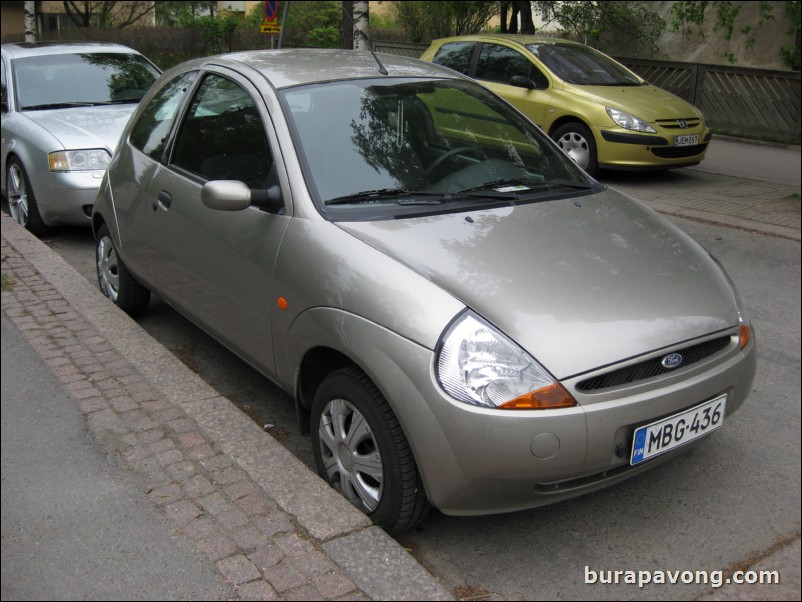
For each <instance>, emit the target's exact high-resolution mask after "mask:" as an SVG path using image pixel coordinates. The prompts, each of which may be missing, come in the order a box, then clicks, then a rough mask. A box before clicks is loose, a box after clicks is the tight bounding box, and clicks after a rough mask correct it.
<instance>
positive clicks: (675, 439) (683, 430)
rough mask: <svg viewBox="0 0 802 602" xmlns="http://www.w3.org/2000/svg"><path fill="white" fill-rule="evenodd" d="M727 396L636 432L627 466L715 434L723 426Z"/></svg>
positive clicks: (648, 425) (643, 427)
mask: <svg viewBox="0 0 802 602" xmlns="http://www.w3.org/2000/svg"><path fill="white" fill-rule="evenodd" d="M726 407H727V395H726V394H724V395H721V396H720V397H716V398H715V399H712V400H710V401H707V402H705V403H703V404H701V405H698V406H696V407H695V408H691V409H690V410H687V411H685V412H681V413H679V414H674V415H673V416H669V417H668V418H663V419H662V420H658V421H657V422H653V423H651V424H647V425H645V426H642V427H640V428H638V429H637V430H636V431H635V438H634V440H633V441H632V455H631V456H630V459H629V463H630V464H631V465H635V464H639V463H641V462H643V461H645V460H648V459H649V458H653V457H655V456H659V455H660V454H664V453H666V452H668V451H671V450H672V449H674V448H677V447H679V446H680V445H685V444H686V443H690V442H691V441H693V440H694V439H698V438H699V437H701V436H703V435H706V434H707V433H709V432H711V431H714V430H716V429H717V428H719V427H720V426H721V425H722V424H723V423H724V411H725V409H726Z"/></svg>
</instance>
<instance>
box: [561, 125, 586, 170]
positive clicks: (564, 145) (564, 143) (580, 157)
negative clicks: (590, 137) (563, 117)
mask: <svg viewBox="0 0 802 602" xmlns="http://www.w3.org/2000/svg"><path fill="white" fill-rule="evenodd" d="M557 144H559V145H560V148H561V149H563V150H564V151H565V152H566V153H567V154H568V156H569V157H571V158H572V159H573V160H574V163H576V164H577V165H579V167H581V168H582V169H587V167H588V164H589V163H590V147H589V145H588V141H587V140H585V138H584V137H583V136H582V135H581V134H580V133H579V132H566V133H565V134H563V135H562V136H560V137H559V138H558V139H557Z"/></svg>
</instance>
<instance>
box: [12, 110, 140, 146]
mask: <svg viewBox="0 0 802 602" xmlns="http://www.w3.org/2000/svg"><path fill="white" fill-rule="evenodd" d="M136 106H137V105H136V104H125V105H114V106H108V107H104V106H99V107H77V108H74V109H52V110H49V111H26V112H25V116H26V117H28V118H29V119H30V120H31V121H33V122H35V123H36V124H38V125H40V126H41V127H43V128H44V129H45V130H47V131H48V132H50V134H52V135H53V136H54V137H55V138H56V139H57V140H58V141H59V142H60V143H61V144H62V145H63V147H64V148H65V149H83V148H105V149H106V150H107V151H109V153H112V154H113V153H114V149H115V148H116V147H117V141H118V140H119V139H120V135H121V134H122V132H123V129H125V125H126V124H127V123H128V119H129V117H131V113H133V112H134V109H136Z"/></svg>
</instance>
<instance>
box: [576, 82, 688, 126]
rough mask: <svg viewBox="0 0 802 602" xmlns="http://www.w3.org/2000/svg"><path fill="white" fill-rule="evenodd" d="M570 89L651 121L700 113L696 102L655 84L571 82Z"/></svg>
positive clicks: (686, 116) (605, 104) (602, 103)
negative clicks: (573, 84) (584, 84)
mask: <svg viewBox="0 0 802 602" xmlns="http://www.w3.org/2000/svg"><path fill="white" fill-rule="evenodd" d="M570 90H571V91H572V92H576V93H577V94H580V95H582V96H584V97H585V98H590V99H592V100H594V101H596V102H598V103H599V104H601V105H604V106H609V107H612V108H614V109H619V110H621V111H626V112H627V113H631V114H633V115H635V117H638V118H639V119H642V120H644V121H646V122H649V123H653V122H655V121H657V120H658V119H688V118H690V117H698V116H700V115H699V111H698V110H697V109H696V108H695V107H694V106H693V105H691V104H690V103H688V102H686V101H684V100H683V99H681V98H680V97H679V96H675V95H674V94H672V93H671V92H666V91H665V90H662V89H661V88H658V87H656V86H648V85H647V86H572V87H571V88H570Z"/></svg>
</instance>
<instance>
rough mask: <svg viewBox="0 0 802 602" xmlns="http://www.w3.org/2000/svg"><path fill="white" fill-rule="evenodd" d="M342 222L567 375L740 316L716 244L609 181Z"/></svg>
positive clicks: (712, 328)
mask: <svg viewBox="0 0 802 602" xmlns="http://www.w3.org/2000/svg"><path fill="white" fill-rule="evenodd" d="M339 226H340V227H341V228H343V229H344V230H346V231H348V232H350V233H351V234H352V235H354V236H356V237H358V238H359V239H361V240H362V241H364V242H365V243H367V244H369V245H371V246H372V247H375V248H376V249H379V250H380V251H382V252H383V253H385V254H386V255H388V256H390V257H392V258H394V259H395V260H397V261H399V262H402V263H404V264H406V265H407V266H408V267H409V268H411V269H413V270H415V271H416V272H417V273H419V274H421V275H422V276H423V277H425V278H427V279H428V280H430V281H431V282H433V283H435V284H436V285H438V286H439V287H441V288H442V289H444V290H446V291H448V292H449V293H450V294H452V295H454V296H455V297H456V298H458V299H459V300H460V301H462V302H463V303H465V304H466V305H467V306H469V307H471V308H472V309H473V310H475V311H476V312H477V313H479V314H480V315H482V316H484V318H485V319H487V320H489V321H490V322H492V323H493V324H495V325H496V327H498V328H499V329H500V330H501V331H503V332H504V333H506V334H507V335H508V336H510V337H511V338H512V339H514V340H515V341H517V342H518V344H520V345H521V346H522V347H523V348H524V349H526V350H527V351H528V352H529V353H531V354H532V355H533V356H534V357H535V358H536V359H537V360H538V361H540V362H541V363H542V364H543V365H544V366H545V367H546V368H547V369H548V370H549V371H551V373H552V374H553V375H554V376H555V377H557V378H559V379H563V378H567V377H570V376H574V375H577V374H580V373H583V372H586V371H589V370H593V369H597V368H600V367H602V366H606V365H608V364H613V363H615V362H618V361H621V360H624V359H628V358H631V357H635V356H638V355H641V354H643V353H647V352H651V351H654V350H657V349H661V348H664V347H667V346H670V345H674V344H677V343H679V342H682V341H687V340H690V339H694V338H696V337H699V336H703V335H706V334H709V333H712V332H716V331H720V330H722V329H726V328H729V327H732V326H735V325H737V324H738V318H739V316H738V309H737V301H736V297H735V293H734V291H733V290H732V287H731V285H730V283H729V280H728V278H727V277H726V275H725V274H724V273H723V271H722V270H721V269H720V267H719V266H718V264H717V263H716V262H715V261H714V260H713V259H712V258H711V257H710V255H709V254H708V253H707V252H706V251H705V250H704V249H703V248H702V247H701V246H700V245H699V244H698V243H696V242H695V241H694V240H693V239H692V238H690V237H689V236H688V235H686V234H685V233H684V232H682V231H681V230H679V229H678V228H676V227H674V226H673V225H671V224H670V223H669V222H668V221H667V220H665V219H664V218H662V217H661V216H659V215H658V214H657V213H655V212H653V211H651V210H650V209H647V208H646V207H644V206H642V205H641V204H639V203H637V202H636V201H633V200H631V199H629V198H628V197H626V196H624V195H622V194H620V193H617V192H614V191H610V190H607V191H605V192H601V193H598V194H594V195H591V196H583V197H577V198H574V199H563V200H556V201H547V202H541V203H533V204H526V205H518V206H516V207H506V208H500V209H494V210H485V211H479V212H470V213H456V214H450V215H436V216H434V215H433V216H431V217H417V218H414V219H401V220H391V221H374V222H349V223H340V224H339Z"/></svg>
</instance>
